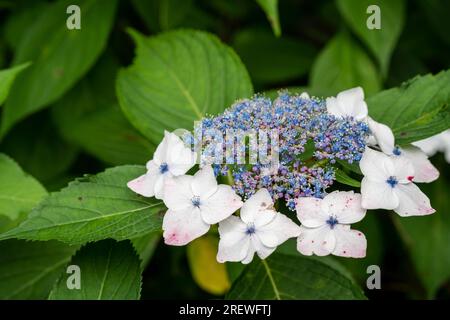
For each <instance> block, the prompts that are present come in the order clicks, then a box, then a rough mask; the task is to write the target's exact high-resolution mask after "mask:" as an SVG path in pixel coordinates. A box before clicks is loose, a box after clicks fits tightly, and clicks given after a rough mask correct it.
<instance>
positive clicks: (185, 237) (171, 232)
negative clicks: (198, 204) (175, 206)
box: [163, 208, 209, 246]
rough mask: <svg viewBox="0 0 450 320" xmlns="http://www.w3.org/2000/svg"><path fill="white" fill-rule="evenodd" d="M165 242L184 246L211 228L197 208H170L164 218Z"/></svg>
mask: <svg viewBox="0 0 450 320" xmlns="http://www.w3.org/2000/svg"><path fill="white" fill-rule="evenodd" d="M163 230H164V234H163V236H164V242H165V243H166V244H168V245H172V246H183V245H185V244H187V243H189V242H191V241H192V240H194V239H196V238H198V237H201V236H202V235H204V234H205V233H207V232H208V230H209V224H207V223H205V222H204V221H203V219H202V217H201V216H200V212H199V210H198V209H197V208H187V209H184V210H177V211H174V210H170V209H169V210H168V211H167V212H166V214H165V215H164V220H163Z"/></svg>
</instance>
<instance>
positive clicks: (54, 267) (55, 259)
mask: <svg viewBox="0 0 450 320" xmlns="http://www.w3.org/2000/svg"><path fill="white" fill-rule="evenodd" d="M75 250H76V247H69V246H67V245H64V244H62V243H60V242H57V241H47V242H31V241H23V240H7V241H1V242H0V299H24V300H25V299H33V300H34V299H46V298H47V297H48V294H49V293H50V291H51V289H52V287H53V285H54V283H55V281H56V280H57V279H58V277H59V275H60V274H61V272H63V270H64V266H65V265H66V264H67V262H69V261H70V257H71V256H72V254H73V253H74V252H75Z"/></svg>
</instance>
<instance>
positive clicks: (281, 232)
mask: <svg viewBox="0 0 450 320" xmlns="http://www.w3.org/2000/svg"><path fill="white" fill-rule="evenodd" d="M299 234H300V227H299V226H298V225H297V224H296V223H294V222H293V221H292V220H291V219H289V218H288V217H287V216H285V215H284V214H281V213H279V212H277V213H276V216H275V219H273V220H272V221H271V222H270V223H268V224H266V225H264V226H262V227H259V228H258V227H256V235H257V237H258V238H259V239H260V240H261V242H262V243H263V244H264V245H265V246H266V247H277V246H279V245H280V244H282V243H283V242H285V241H286V240H287V239H289V238H294V237H298V235H299Z"/></svg>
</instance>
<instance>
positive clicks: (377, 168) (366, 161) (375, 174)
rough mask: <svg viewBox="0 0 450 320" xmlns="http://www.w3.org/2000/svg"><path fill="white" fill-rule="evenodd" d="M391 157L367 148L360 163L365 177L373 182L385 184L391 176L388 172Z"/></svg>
mask: <svg viewBox="0 0 450 320" xmlns="http://www.w3.org/2000/svg"><path fill="white" fill-rule="evenodd" d="M388 162H390V159H389V156H387V155H385V154H384V153H381V152H378V151H375V150H373V149H371V148H366V150H365V151H364V153H363V156H362V158H361V161H360V162H359V167H360V169H361V172H362V173H363V175H364V176H366V177H368V178H370V180H373V181H379V182H384V181H386V179H387V178H388V177H389V176H390V173H388V170H387V163H388Z"/></svg>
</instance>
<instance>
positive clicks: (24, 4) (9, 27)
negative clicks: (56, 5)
mask: <svg viewBox="0 0 450 320" xmlns="http://www.w3.org/2000/svg"><path fill="white" fill-rule="evenodd" d="M14 2H15V3H14V5H17V7H14V10H11V13H10V14H8V15H7V16H6V22H5V27H4V32H3V34H4V38H5V42H6V43H7V44H8V46H9V47H10V48H12V49H14V51H16V49H17V47H18V46H19V44H20V42H21V41H22V39H23V38H24V36H25V35H26V33H27V29H29V28H30V21H35V20H36V17H37V16H39V15H40V13H41V12H43V11H45V10H47V8H48V7H49V6H50V5H49V3H48V2H46V1H42V0H36V1H20V2H19V1H14Z"/></svg>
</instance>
